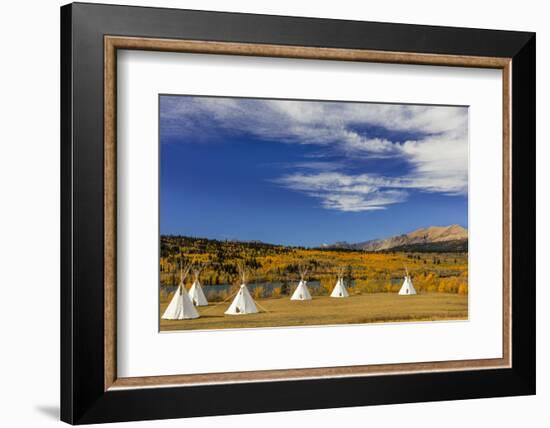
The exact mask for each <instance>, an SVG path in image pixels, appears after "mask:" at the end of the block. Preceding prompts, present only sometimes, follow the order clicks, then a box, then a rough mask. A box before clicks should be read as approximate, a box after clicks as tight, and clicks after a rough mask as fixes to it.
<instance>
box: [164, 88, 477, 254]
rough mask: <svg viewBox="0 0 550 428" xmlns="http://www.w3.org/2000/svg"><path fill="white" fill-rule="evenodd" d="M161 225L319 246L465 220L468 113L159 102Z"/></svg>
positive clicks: (260, 102)
mask: <svg viewBox="0 0 550 428" xmlns="http://www.w3.org/2000/svg"><path fill="white" fill-rule="evenodd" d="M160 145H161V147H160V149H161V152H160V153H161V159H160V219H161V221H160V229H161V234H180V235H188V236H197V237H206V238H212V239H239V240H261V241H264V242H270V243H277V244H284V245H303V246H318V245H321V244H324V243H334V242H337V241H348V242H360V241H365V240H368V239H374V238H381V237H386V236H390V235H395V234H400V233H406V232H409V231H412V230H414V229H417V228H420V227H426V226H430V225H439V226H442V225H448V224H460V225H462V226H464V227H467V218H468V214H467V212H468V205H467V204H468V199H467V187H468V180H467V177H468V109H467V108H466V107H450V106H420V105H396V104H376V103H349V102H348V103H346V102H319V101H298V100H266V99H250V98H217V97H199V96H172V95H161V96H160Z"/></svg>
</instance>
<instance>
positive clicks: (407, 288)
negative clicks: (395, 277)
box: [399, 267, 416, 296]
mask: <svg viewBox="0 0 550 428" xmlns="http://www.w3.org/2000/svg"><path fill="white" fill-rule="evenodd" d="M413 294H416V290H415V289H414V285H413V283H412V280H411V277H410V276H409V271H408V270H407V268H406V267H405V280H404V281H403V285H402V286H401V289H400V290H399V295H400V296H411V295H413Z"/></svg>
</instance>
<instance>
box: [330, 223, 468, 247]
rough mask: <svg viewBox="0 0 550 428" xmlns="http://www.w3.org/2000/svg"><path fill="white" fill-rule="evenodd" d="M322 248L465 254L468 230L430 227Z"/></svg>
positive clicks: (454, 226)
mask: <svg viewBox="0 0 550 428" xmlns="http://www.w3.org/2000/svg"><path fill="white" fill-rule="evenodd" d="M324 248H340V249H349V250H363V251H424V252H465V251H468V230H467V229H465V228H463V227H462V226H460V225H458V224H452V225H450V226H430V227H426V228H422V229H417V230H415V231H413V232H409V233H406V234H404V235H397V236H391V237H388V238H384V239H373V240H370V241H364V242H357V243H348V242H336V243H334V244H330V245H325V246H324Z"/></svg>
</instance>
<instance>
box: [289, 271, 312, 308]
mask: <svg viewBox="0 0 550 428" xmlns="http://www.w3.org/2000/svg"><path fill="white" fill-rule="evenodd" d="M298 270H299V272H300V283H299V284H298V287H296V290H294V293H292V297H291V298H290V300H311V294H309V290H308V288H307V281H306V280H305V277H306V275H307V270H308V269H307V268H306V267H305V266H303V265H300V266H298Z"/></svg>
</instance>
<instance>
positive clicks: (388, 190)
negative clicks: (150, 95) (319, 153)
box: [161, 97, 468, 211]
mask: <svg viewBox="0 0 550 428" xmlns="http://www.w3.org/2000/svg"><path fill="white" fill-rule="evenodd" d="M161 121H162V126H163V128H162V132H163V133H165V135H173V136H174V135H176V136H180V137H186V138H182V140H184V141H193V142H201V141H202V140H204V141H211V140H212V139H214V140H215V139H216V138H222V137H223V135H226V134H227V133H235V134H248V135H252V136H254V137H255V138H257V139H260V140H270V141H280V142H282V143H287V144H290V143H292V144H309V145H316V146H320V147H324V148H325V149H326V148H330V150H332V151H335V152H338V153H339V154H340V155H342V156H345V157H346V158H347V159H349V160H350V161H353V160H361V159H363V158H373V157H375V158H382V159H383V158H399V159H402V160H404V161H405V163H406V164H407V165H408V168H406V170H405V171H404V172H403V174H402V175H401V176H400V177H398V178H387V177H383V176H377V175H374V174H359V175H357V174H356V175H353V174H345V173H337V172H336V171H338V167H339V166H341V164H338V163H331V162H323V161H318V159H316V160H315V161H304V162H297V163H296V164H295V165H294V167H295V168H296V170H297V171H308V173H307V174H305V173H302V172H297V173H293V174H288V175H285V176H283V177H280V178H279V179H278V180H276V181H277V183H278V184H279V185H282V186H285V187H286V188H288V189H291V190H293V191H298V192H303V193H306V194H308V195H310V196H314V197H317V198H319V199H320V200H321V204H322V206H323V207H325V208H328V209H335V210H341V211H369V210H379V209H384V208H385V207H386V206H388V205H392V204H395V203H399V202H402V201H404V200H405V199H406V198H407V194H408V190H410V189H417V190H421V191H425V192H437V193H444V194H454V195H457V194H465V193H466V192H467V184H468V183H467V177H468V110H467V108H465V107H450V106H449V107H447V106H420V105H394V104H370V103H342V102H310V101H287V100H258V99H238V98H207V97H168V98H166V99H163V101H162V104H161ZM373 127H378V128H381V129H383V130H385V131H386V132H384V133H382V134H381V135H392V134H396V133H409V134H412V135H414V136H415V137H414V139H409V140H407V141H399V140H395V141H392V139H390V138H389V137H380V136H378V135H373V134H372V132H371V133H370V134H369V131H368V129H372V128H373ZM217 130H223V133H220V134H219V135H217V132H218V131H217ZM320 159H322V157H320Z"/></svg>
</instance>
